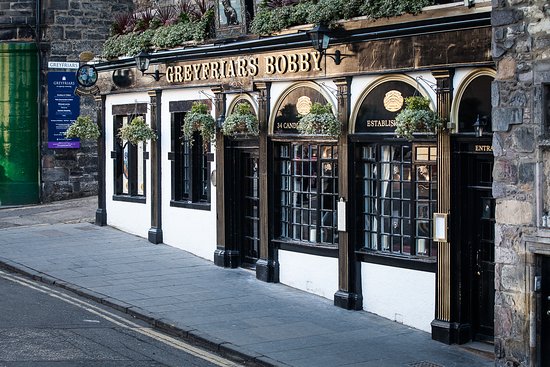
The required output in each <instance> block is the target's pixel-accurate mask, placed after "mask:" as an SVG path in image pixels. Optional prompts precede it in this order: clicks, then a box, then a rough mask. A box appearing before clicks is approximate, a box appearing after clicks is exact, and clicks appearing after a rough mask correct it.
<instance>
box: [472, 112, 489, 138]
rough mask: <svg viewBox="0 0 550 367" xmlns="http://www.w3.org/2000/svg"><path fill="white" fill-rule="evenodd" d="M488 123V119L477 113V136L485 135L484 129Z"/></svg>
mask: <svg viewBox="0 0 550 367" xmlns="http://www.w3.org/2000/svg"><path fill="white" fill-rule="evenodd" d="M486 124H487V122H486V119H485V118H484V117H482V118H481V119H480V118H479V115H477V119H476V122H474V125H473V126H474V131H475V133H476V137H478V138H480V137H481V136H483V129H484V128H485V125H486Z"/></svg>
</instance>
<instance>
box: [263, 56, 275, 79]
mask: <svg viewBox="0 0 550 367" xmlns="http://www.w3.org/2000/svg"><path fill="white" fill-rule="evenodd" d="M274 63H275V57H273V56H266V57H265V73H266V74H268V75H271V74H275V65H274Z"/></svg>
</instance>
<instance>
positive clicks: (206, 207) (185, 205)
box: [170, 200, 210, 210]
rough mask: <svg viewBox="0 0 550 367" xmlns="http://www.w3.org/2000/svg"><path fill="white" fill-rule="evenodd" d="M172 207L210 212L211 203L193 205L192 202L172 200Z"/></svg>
mask: <svg viewBox="0 0 550 367" xmlns="http://www.w3.org/2000/svg"><path fill="white" fill-rule="evenodd" d="M170 206H172V207H175V208H187V209H196V210H210V203H192V202H190V201H177V200H170Z"/></svg>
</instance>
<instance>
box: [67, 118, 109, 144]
mask: <svg viewBox="0 0 550 367" xmlns="http://www.w3.org/2000/svg"><path fill="white" fill-rule="evenodd" d="M100 135H101V133H100V131H99V126H97V124H96V123H95V122H93V121H92V118H91V117H90V116H78V117H77V118H76V120H75V121H74V122H73V123H72V124H71V125H70V126H69V128H68V129H67V130H66V131H65V137H66V138H80V139H81V140H97V138H99V136H100Z"/></svg>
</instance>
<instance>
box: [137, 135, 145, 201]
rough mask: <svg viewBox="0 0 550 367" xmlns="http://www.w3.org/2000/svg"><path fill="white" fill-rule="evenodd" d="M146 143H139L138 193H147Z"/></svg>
mask: <svg viewBox="0 0 550 367" xmlns="http://www.w3.org/2000/svg"><path fill="white" fill-rule="evenodd" d="M144 145H145V143H141V144H138V145H137V194H138V195H145V160H144V159H143V151H144V149H143V148H144Z"/></svg>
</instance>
